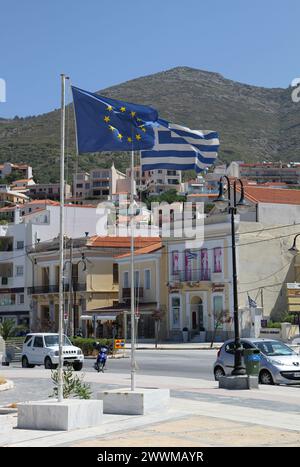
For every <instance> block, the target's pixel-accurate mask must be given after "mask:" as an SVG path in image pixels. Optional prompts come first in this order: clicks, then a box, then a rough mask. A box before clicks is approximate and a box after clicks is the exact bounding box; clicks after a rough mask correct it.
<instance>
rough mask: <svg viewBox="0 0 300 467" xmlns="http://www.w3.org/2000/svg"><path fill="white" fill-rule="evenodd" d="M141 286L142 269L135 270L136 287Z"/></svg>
mask: <svg viewBox="0 0 300 467" xmlns="http://www.w3.org/2000/svg"><path fill="white" fill-rule="evenodd" d="M139 286H140V271H134V287H139Z"/></svg>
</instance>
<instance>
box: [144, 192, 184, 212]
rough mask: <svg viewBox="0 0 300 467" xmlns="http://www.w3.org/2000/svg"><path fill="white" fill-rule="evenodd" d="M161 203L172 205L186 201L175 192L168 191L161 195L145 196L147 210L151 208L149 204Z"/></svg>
mask: <svg viewBox="0 0 300 467" xmlns="http://www.w3.org/2000/svg"><path fill="white" fill-rule="evenodd" d="M163 201H164V202H166V203H168V204H172V203H175V202H181V203H183V202H184V201H186V197H185V196H182V195H178V193H177V191H176V190H168V191H165V192H164V193H162V194H161V195H153V196H147V197H146V198H145V203H146V204H147V207H148V208H150V207H151V203H161V202H163Z"/></svg>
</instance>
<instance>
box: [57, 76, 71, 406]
mask: <svg viewBox="0 0 300 467" xmlns="http://www.w3.org/2000/svg"><path fill="white" fill-rule="evenodd" d="M60 76H61V117H60V138H61V140H60V212H59V323H58V335H59V340H58V342H59V344H58V355H59V357H58V383H57V392H58V402H62V401H63V319H64V291H63V273H64V271H63V269H64V202H65V86H66V79H68V78H67V77H66V75H64V74H61V75H60Z"/></svg>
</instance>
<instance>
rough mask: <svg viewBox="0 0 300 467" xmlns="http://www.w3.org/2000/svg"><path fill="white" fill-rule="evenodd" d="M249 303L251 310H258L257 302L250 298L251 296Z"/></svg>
mask: <svg viewBox="0 0 300 467" xmlns="http://www.w3.org/2000/svg"><path fill="white" fill-rule="evenodd" d="M248 303H249V308H256V307H257V303H256V301H255V300H253V299H252V298H250V296H249V295H248Z"/></svg>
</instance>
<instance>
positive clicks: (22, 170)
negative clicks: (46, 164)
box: [0, 162, 33, 179]
mask: <svg viewBox="0 0 300 467" xmlns="http://www.w3.org/2000/svg"><path fill="white" fill-rule="evenodd" d="M10 175H13V176H17V177H18V178H22V179H32V177H33V175H32V167H31V166H30V165H28V164H12V163H11V162H5V163H4V164H1V165H0V178H2V179H3V178H6V177H7V176H10ZM20 176H21V177H20Z"/></svg>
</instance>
